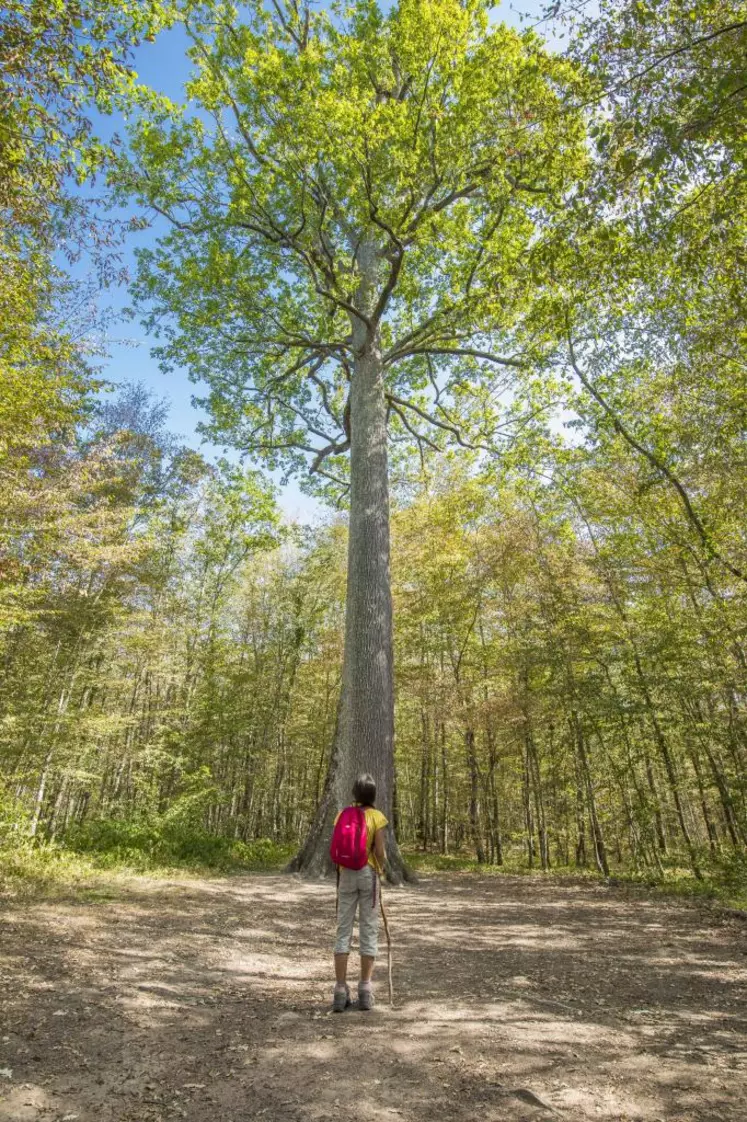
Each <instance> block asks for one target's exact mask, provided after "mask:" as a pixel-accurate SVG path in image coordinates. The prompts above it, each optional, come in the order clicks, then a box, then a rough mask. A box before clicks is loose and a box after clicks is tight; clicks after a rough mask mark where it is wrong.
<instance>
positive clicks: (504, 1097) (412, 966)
mask: <svg viewBox="0 0 747 1122" xmlns="http://www.w3.org/2000/svg"><path fill="white" fill-rule="evenodd" d="M388 906H389V911H390V918H391V924H392V928H393V932H394V939H395V944H396V946H395V986H396V1006H395V1008H394V1009H393V1010H390V1009H389V1008H388V1006H387V1004H386V970H385V966H384V964H383V962H382V961H381V960H380V962H379V966H378V968H377V981H378V985H377V995H378V998H379V1005H378V1007H377V1009H376V1010H375V1011H374V1012H373V1013H368V1014H366V1013H359V1012H357V1011H348V1012H346V1013H344V1014H342V1015H336V1016H335V1015H332V1014H331V1013H330V1012H329V1009H330V1000H331V995H332V982H331V948H332V936H333V928H334V894H333V889H332V886H331V885H330V884H329V883H308V882H302V881H298V880H295V879H291V878H289V877H281V876H251V877H241V878H235V879H228V880H226V879H214V880H196V879H186V878H185V879H183V880H170V881H163V880H153V879H148V878H132V879H130V880H126V881H124V882H121V881H120V882H117V883H116V884H115V885H113V886H112V889H111V892H110V893H109V892H106V893H99V894H98V897H97V898H93V899H88V900H87V901H86V902H81V901H79V900H72V899H71V900H69V901H62V902H59V901H55V902H47V903H42V904H36V905H32V906H28V905H21V904H18V905H15V904H12V905H10V906H9V907H8V908H7V909H6V914H5V915H4V917H3V937H2V943H1V944H0V963H1V967H2V989H1V990H0V998H1V1000H2V1005H1V1006H0V1008H1V1009H2V1016H1V1017H0V1043H1V1045H2V1050H1V1051H0V1120H2V1122H36V1120H51V1122H63V1120H64V1119H67V1120H68V1122H72V1120H73V1119H75V1120H76V1122H94V1120H95V1122H158V1120H163V1122H166V1120H171V1119H188V1120H190V1122H245V1120H249V1119H255V1118H256V1119H260V1118H261V1119H268V1120H273V1122H317V1120H319V1122H322V1120H324V1122H326V1120H332V1119H335V1118H343V1117H344V1118H348V1117H353V1116H354V1117H355V1118H356V1119H357V1120H359V1122H384V1120H391V1122H395V1120H397V1119H401V1120H403V1122H407V1120H410V1122H431V1120H435V1119H444V1120H454V1122H466V1120H467V1119H475V1120H477V1119H479V1120H480V1122H498V1120H500V1122H519V1120H526V1122H543V1120H547V1122H549V1120H551V1119H554V1118H555V1119H563V1118H565V1119H569V1120H574V1122H575V1120H578V1122H581V1120H585V1119H609V1120H615V1122H624V1120H628V1122H632V1120H634V1119H635V1120H640V1122H654V1120H656V1119H662V1120H664V1119H666V1120H667V1122H675V1120H676V1122H696V1120H697V1122H719V1120H724V1122H726V1120H728V1122H744V1119H745V1118H747V1078H745V1076H746V1073H747V1025H746V1024H745V1019H744V1014H745V1004H744V998H745V990H747V958H746V957H745V954H747V943H746V941H745V936H746V935H747V927H745V925H744V923H743V922H742V921H741V920H740V919H739V918H737V917H730V916H725V915H724V916H717V915H712V914H708V913H704V912H702V911H699V910H697V909H695V908H693V907H691V906H687V905H683V904H680V903H678V902H673V901H671V900H667V899H659V898H657V899H655V900H652V899H646V898H640V897H635V898H634V897H631V896H628V895H626V894H625V893H624V892H623V891H621V890H617V889H607V888H604V887H602V886H600V885H595V884H581V885H579V884H562V883H556V882H551V881H542V882H540V881H537V880H534V879H532V880H530V879H522V878H511V877H476V876H448V877H447V876H441V877H433V878H428V879H424V880H423V881H422V882H421V883H420V884H419V885H418V886H416V887H411V888H403V889H396V890H395V889H392V890H390V891H389V893H388ZM352 961H353V962H354V960H352ZM353 976H355V975H354V974H353Z"/></svg>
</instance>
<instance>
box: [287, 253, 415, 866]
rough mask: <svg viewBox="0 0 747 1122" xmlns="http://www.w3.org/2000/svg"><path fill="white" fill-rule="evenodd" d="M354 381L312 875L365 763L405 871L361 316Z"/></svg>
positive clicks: (377, 370) (380, 485)
mask: <svg viewBox="0 0 747 1122" xmlns="http://www.w3.org/2000/svg"><path fill="white" fill-rule="evenodd" d="M359 263H360V268H361V282H360V285H359V288H358V292H357V294H356V307H357V308H359V310H360V311H362V312H363V313H364V314H368V313H370V311H371V308H372V306H373V304H374V303H375V300H374V295H375V287H376V286H375V283H374V280H375V261H374V260H373V251H372V249H371V247H365V246H364V247H363V248H362V249H360V250H359ZM351 326H352V335H353V348H354V354H355V359H354V364H353V374H352V378H351V384H350V530H349V539H348V570H347V595H346V612H345V651H344V656H343V671H342V692H341V697H340V704H339V708H338V714H337V728H336V731H335V737H334V744H333V749H332V757H331V760H330V768H329V772H328V775H327V781H326V784H325V788H324V793H323V795H322V800H321V802H320V805H319V808H318V811H317V814H316V816H315V819H314V821H313V822H312V825H311V829H310V831H309V836H308V838H307V839H306V842H305V844H304V846H303V848H302V849H301V851H300V852H299V854H298V855H297V856H296V857H295V858H294V859H293V861H292V862H291V864H290V866H289V868H290V869H291V871H297V872H301V873H304V874H306V875H312V876H313V875H323V874H324V873H326V872H328V871H330V869H331V866H330V861H329V854H328V849H329V839H330V836H331V832H332V824H333V821H334V817H335V815H336V813H337V811H338V810H340V808H341V807H343V806H345V805H346V804H347V803H349V802H350V798H351V790H352V786H353V782H354V781H355V778H356V776H357V775H359V774H360V773H361V772H370V773H371V775H373V777H374V779H375V780H376V786H377V792H378V794H377V800H376V805H377V806H378V807H379V809H380V810H381V811H382V812H383V813H384V814H385V815H386V817H387V818H388V819H389V822H390V827H389V830H388V837H387V874H388V876H389V878H390V879H391V880H394V881H400V880H401V879H402V878H403V876H404V875H405V868H404V864H403V861H402V857H401V855H400V853H399V848H398V846H397V843H396V840H395V836H394V830H393V828H392V823H393V814H394V802H393V796H394V652H393V635H392V595H391V581H390V569H389V550H390V547H389V470H388V456H387V407H386V398H385V393H384V370H383V363H382V353H381V344H380V340H379V335H378V331H374V332H373V333H372V332H371V330H370V329H369V327H368V326H367V325H366V323H365V322H364V321H363V320H361V319H357V318H356V317H352V323H351Z"/></svg>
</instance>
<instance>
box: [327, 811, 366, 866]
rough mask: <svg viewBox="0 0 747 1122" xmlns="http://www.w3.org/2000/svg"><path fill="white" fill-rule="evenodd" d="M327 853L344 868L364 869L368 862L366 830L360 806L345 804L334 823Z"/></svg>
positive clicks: (364, 813)
mask: <svg viewBox="0 0 747 1122" xmlns="http://www.w3.org/2000/svg"><path fill="white" fill-rule="evenodd" d="M329 855H330V857H331V858H332V860H333V861H334V863H335V865H342V866H343V868H345V869H365V867H366V865H367V864H368V831H367V829H366V812H365V811H364V809H363V807H362V806H346V807H345V809H344V810H343V812H342V813H341V815H340V817H339V818H338V819H337V822H336V823H335V828H334V830H333V831H332V841H331V842H330V846H329Z"/></svg>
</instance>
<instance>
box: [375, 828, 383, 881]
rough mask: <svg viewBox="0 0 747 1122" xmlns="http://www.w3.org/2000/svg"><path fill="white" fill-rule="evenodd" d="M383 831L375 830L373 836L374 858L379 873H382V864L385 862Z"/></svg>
mask: <svg viewBox="0 0 747 1122" xmlns="http://www.w3.org/2000/svg"><path fill="white" fill-rule="evenodd" d="M384 833H385V831H384V830H377V831H376V833H375V834H374V857H375V858H376V864H377V866H378V869H379V872H383V871H384V862H385V861H386V848H385V846H384Z"/></svg>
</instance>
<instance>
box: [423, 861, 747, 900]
mask: <svg viewBox="0 0 747 1122" xmlns="http://www.w3.org/2000/svg"><path fill="white" fill-rule="evenodd" d="M404 856H405V860H406V861H407V863H408V865H409V866H410V868H411V869H413V870H414V871H415V872H416V873H448V872H452V873H468V874H477V875H479V876H496V877H500V876H526V877H536V878H538V879H542V880H545V881H547V880H552V881H556V882H558V883H562V882H564V881H565V882H568V881H569V880H572V881H576V882H578V881H587V882H589V883H597V884H606V885H610V886H614V887H620V888H629V889H631V890H632V891H636V890H639V891H642V892H643V891H645V892H648V893H661V894H663V895H667V896H676V897H680V898H682V899H691V900H694V901H699V902H701V903H704V904H713V905H717V906H719V907H725V908H732V909H735V910H737V911H744V912H745V913H746V914H747V855H746V856H742V855H740V854H731V855H729V856H728V857H722V858H720V859H716V860H714V859H711V858H709V859H708V860H703V862H702V869H701V872H702V879H700V880H699V879H698V878H697V877H695V876H694V875H693V873H692V871H691V870H690V869H688V868H683V867H680V866H678V865H675V864H673V865H671V867H669V868H665V869H664V873H663V876H659V875H657V874H654V873H653V872H651V871H648V870H647V871H644V872H641V871H634V870H630V869H619V868H615V869H613V870H612V871H611V875H610V876H609V877H605V876H604V875H603V874H601V873H599V872H597V870H596V869H589V868H577V867H575V866H571V865H568V866H566V865H558V866H554V867H553V868H551V869H550V870H549V871H548V872H543V871H542V869H538V868H536V867H535V868H529V866H528V865H527V864H526V861H523V860H521V859H520V858H517V857H509V858H508V859H506V860H505V861H504V863H503V864H502V865H490V864H486V863H483V864H480V863H479V862H478V861H477V860H476V858H475V857H474V856H473V855H470V854H467V853H456V854H451V853H449V854H442V853H424V852H423V851H422V850H407V849H405V851H404Z"/></svg>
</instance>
